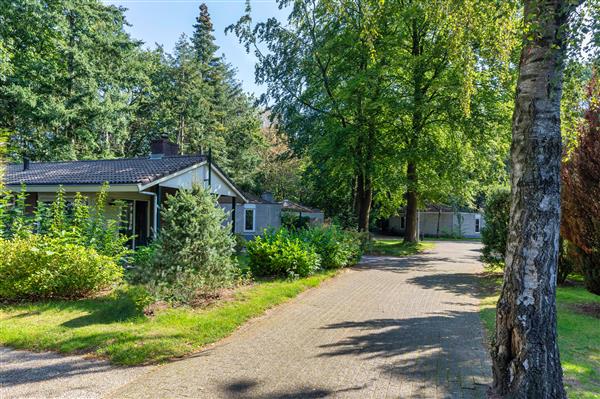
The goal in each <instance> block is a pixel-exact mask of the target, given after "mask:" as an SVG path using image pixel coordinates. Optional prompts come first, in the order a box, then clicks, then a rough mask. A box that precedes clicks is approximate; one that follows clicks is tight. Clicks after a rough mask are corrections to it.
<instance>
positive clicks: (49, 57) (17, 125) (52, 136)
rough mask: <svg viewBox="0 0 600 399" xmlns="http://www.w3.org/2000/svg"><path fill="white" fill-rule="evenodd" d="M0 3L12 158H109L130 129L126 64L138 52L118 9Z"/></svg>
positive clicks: (3, 99) (1, 119) (2, 100)
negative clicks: (7, 57) (8, 50)
mask: <svg viewBox="0 0 600 399" xmlns="http://www.w3.org/2000/svg"><path fill="white" fill-rule="evenodd" d="M2 7H3V8H2V20H3V21H2V24H0V37H2V38H3V39H4V38H8V39H9V40H10V41H11V42H12V46H13V47H14V48H15V50H16V51H14V53H13V57H12V63H11V64H12V70H11V71H10V72H9V73H8V74H7V76H6V79H4V80H3V81H2V82H1V83H0V123H1V124H2V125H3V126H5V127H8V128H9V129H10V130H11V131H12V132H13V134H12V137H11V155H12V156H13V157H17V156H20V155H23V153H26V154H25V155H28V156H30V157H33V158H35V159H38V160H44V159H74V158H81V157H94V156H99V155H102V156H111V155H113V154H114V151H113V150H114V146H118V145H120V144H121V143H122V142H123V140H124V137H126V134H127V129H126V125H127V123H126V120H127V118H126V115H127V112H128V111H127V108H128V102H129V99H130V96H129V93H130V91H131V90H132V88H133V86H134V85H135V80H136V76H135V75H134V74H133V73H132V72H133V71H135V68H131V67H130V62H129V61H130V60H131V59H132V58H134V57H133V54H134V53H135V52H136V51H138V49H139V43H138V42H136V41H133V40H131V39H130V38H129V36H128V35H127V33H126V32H125V29H124V26H125V19H124V16H123V10H122V9H120V8H117V7H115V6H107V5H104V4H102V3H100V2H98V1H85V2H72V1H66V0H59V1H43V0H37V1H26V2H4V3H3V5H2ZM107 143H108V146H107Z"/></svg>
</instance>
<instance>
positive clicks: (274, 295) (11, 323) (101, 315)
mask: <svg viewBox="0 0 600 399" xmlns="http://www.w3.org/2000/svg"><path fill="white" fill-rule="evenodd" d="M336 273H337V272H336V271H328V272H323V273H319V274H316V275H313V276H310V277H306V278H302V279H298V280H276V281H270V282H259V283H257V284H255V285H254V286H252V287H245V288H242V289H240V290H237V291H236V292H235V294H234V296H233V298H232V299H231V300H230V301H227V302H221V303H217V304H215V305H212V306H210V307H208V308H205V309H191V308H185V307H182V308H167V309H163V310H158V311H156V314H155V315H154V316H153V317H150V318H148V317H145V316H142V315H139V314H136V313H135V311H133V310H132V309H131V308H130V307H128V306H123V304H122V303H120V302H119V299H118V298H116V297H113V296H107V297H101V298H94V299H86V300H80V301H50V302H45V303H34V304H19V305H5V306H2V307H0V345H6V346H10V347H13V348H19V349H29V350H53V351H58V352H63V353H91V354H93V355H96V356H99V357H104V358H108V359H109V360H110V361H111V362H113V363H115V364H122V365H138V364H147V363H157V362H162V361H166V360H168V359H171V358H175V357H181V356H184V355H187V354H190V353H192V352H195V351H198V350H199V349H200V348H202V347H203V346H205V345H207V344H210V343H213V342H216V341H218V340H219V339H221V338H223V337H225V336H227V335H229V334H231V333H232V332H233V331H234V330H235V329H236V328H238V327H239V326H240V325H241V324H243V323H244V322H246V321H247V320H248V319H250V318H252V317H256V316H259V315H261V314H262V313H264V312H265V310H267V309H269V308H271V307H273V306H276V305H278V304H281V303H283V302H286V301H288V300H289V299H291V298H293V297H295V296H297V295H298V294H300V293H301V292H302V291H305V290H307V289H309V288H312V287H316V286H318V285H319V284H320V283H321V282H323V281H324V280H326V279H328V278H330V277H332V276H334V275H335V274H336Z"/></svg>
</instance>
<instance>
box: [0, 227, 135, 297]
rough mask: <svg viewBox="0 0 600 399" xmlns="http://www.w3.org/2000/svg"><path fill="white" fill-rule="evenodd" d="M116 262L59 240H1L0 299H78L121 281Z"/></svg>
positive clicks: (42, 236) (79, 246)
mask: <svg viewBox="0 0 600 399" xmlns="http://www.w3.org/2000/svg"><path fill="white" fill-rule="evenodd" d="M122 275H123V269H122V268H121V266H119V265H118V264H117V263H116V262H115V259H114V258H112V257H109V256H106V255H101V254H99V253H98V252H97V251H96V250H95V249H93V248H85V247H83V246H81V245H77V244H72V243H70V242H69V241H68V240H65V239H62V238H60V237H50V236H44V235H37V234H32V235H29V236H26V237H14V238H13V239H11V240H5V239H0V298H3V299H11V300H14V299H45V298H79V297H83V296H86V295H89V294H91V293H94V292H97V291H99V290H101V289H103V288H105V287H107V286H109V285H110V284H112V283H116V282H119V281H120V280H121V278H122Z"/></svg>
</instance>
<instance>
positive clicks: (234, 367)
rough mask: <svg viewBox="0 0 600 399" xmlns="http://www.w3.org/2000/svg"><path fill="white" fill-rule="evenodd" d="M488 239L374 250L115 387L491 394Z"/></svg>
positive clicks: (124, 393)
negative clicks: (481, 301) (405, 253)
mask: <svg viewBox="0 0 600 399" xmlns="http://www.w3.org/2000/svg"><path fill="white" fill-rule="evenodd" d="M479 248H480V245H479V244H477V243H471V242H440V243H438V244H437V245H436V247H435V249H433V250H431V251H429V252H428V253H425V254H422V255H418V256H413V257H407V258H390V257H367V258H366V259H365V261H364V264H363V265H362V266H360V267H357V268H355V269H353V270H351V271H348V272H346V273H344V274H342V275H341V276H339V277H337V278H335V279H333V280H330V281H328V282H326V283H324V284H323V285H322V286H321V287H320V288H317V289H313V290H310V291H308V292H306V293H305V294H303V295H301V296H299V297H298V298H296V299H295V300H292V301H291V302H289V303H287V304H284V305H282V306H280V307H277V308H275V309H274V310H272V311H270V312H269V313H268V314H266V315H265V316H263V317H261V318H258V319H255V320H253V321H252V322H250V323H249V324H247V325H246V326H245V327H243V328H242V329H240V330H238V331H237V332H236V333H234V334H233V335H232V336H230V337H229V338H227V339H225V340H223V341H221V342H220V343H218V344H216V345H215V346H213V347H212V348H209V349H207V350H205V351H203V352H201V353H199V354H197V355H195V356H192V357H189V358H186V359H184V360H180V361H176V362H173V363H170V364H167V365H165V366H162V367H157V368H153V369H151V370H145V373H140V374H138V375H136V376H134V377H133V378H132V379H131V380H129V381H125V382H122V383H119V384H115V385H114V386H113V387H112V389H107V390H106V391H105V392H106V396H108V397H113V398H167V397H169V398H172V397H185V398H260V399H262V398H324V397H335V398H409V397H420V398H446V397H451V398H477V397H484V392H485V388H486V387H485V385H486V384H488V383H489V382H490V376H489V373H490V372H489V370H490V365H489V361H488V360H487V354H486V351H485V349H484V346H483V334H482V328H481V322H480V319H479V315H478V300H477V296H476V292H475V291H476V277H475V273H477V272H479V271H481V269H482V266H481V264H480V263H479V262H478V261H477V258H478V257H479V252H478V251H479ZM119 385H120V387H119ZM46 392H48V391H46ZM0 396H2V395H0ZM44 396H46V395H44Z"/></svg>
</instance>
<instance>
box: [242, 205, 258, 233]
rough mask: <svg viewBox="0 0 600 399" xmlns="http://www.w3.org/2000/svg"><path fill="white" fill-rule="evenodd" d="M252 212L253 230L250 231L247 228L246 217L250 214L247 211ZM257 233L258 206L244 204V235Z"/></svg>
mask: <svg viewBox="0 0 600 399" xmlns="http://www.w3.org/2000/svg"><path fill="white" fill-rule="evenodd" d="M248 210H252V229H250V230H248V229H247V228H246V217H247V216H248V214H247V213H246V211H248ZM255 231H256V205H254V204H244V233H254V232H255Z"/></svg>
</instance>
